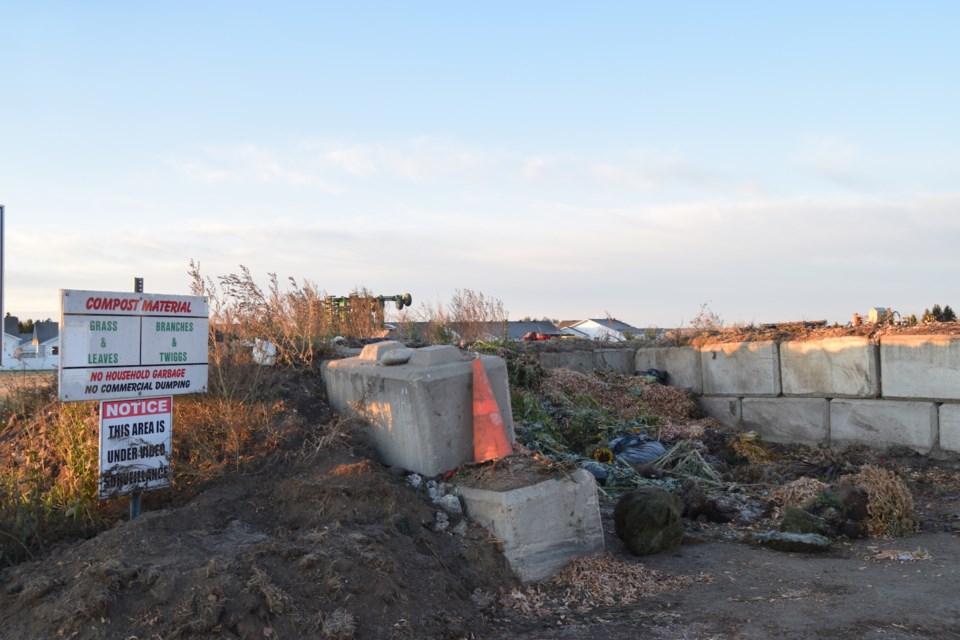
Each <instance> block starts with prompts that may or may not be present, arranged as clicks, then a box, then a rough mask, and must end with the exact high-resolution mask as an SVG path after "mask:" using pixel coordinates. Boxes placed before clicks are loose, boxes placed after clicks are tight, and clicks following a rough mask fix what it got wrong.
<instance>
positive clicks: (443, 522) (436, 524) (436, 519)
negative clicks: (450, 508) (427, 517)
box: [433, 511, 450, 532]
mask: <svg viewBox="0 0 960 640" xmlns="http://www.w3.org/2000/svg"><path fill="white" fill-rule="evenodd" d="M449 526H450V518H448V517H447V514H445V513H444V512H443V511H437V512H436V513H435V514H434V516H433V530H434V531H437V532H440V531H446V530H447V527H449Z"/></svg>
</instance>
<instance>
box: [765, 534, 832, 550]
mask: <svg viewBox="0 0 960 640" xmlns="http://www.w3.org/2000/svg"><path fill="white" fill-rule="evenodd" d="M746 541H747V542H749V543H751V544H756V545H760V546H761V547H769V548H770V549H774V550H776V551H796V552H799V553H820V552H823V551H827V550H828V549H830V545H831V544H832V542H831V540H830V538H827V537H825V536H822V535H820V534H819V533H787V532H783V531H771V532H769V533H751V534H748V535H747V540H746Z"/></svg>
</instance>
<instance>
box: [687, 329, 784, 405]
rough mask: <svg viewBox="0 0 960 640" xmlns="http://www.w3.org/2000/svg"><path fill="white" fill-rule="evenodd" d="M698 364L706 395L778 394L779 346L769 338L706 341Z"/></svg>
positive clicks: (701, 349) (701, 348)
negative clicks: (759, 339) (744, 340)
mask: <svg viewBox="0 0 960 640" xmlns="http://www.w3.org/2000/svg"><path fill="white" fill-rule="evenodd" d="M700 364H701V367H702V370H703V392H704V393H705V394H707V395H721V396H723V395H726V396H730V395H749V396H778V395H780V350H779V349H778V348H777V343H776V342H774V341H772V340H764V341H759V342H722V343H721V342H717V343H713V344H707V345H704V346H703V347H700Z"/></svg>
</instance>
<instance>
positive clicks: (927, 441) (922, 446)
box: [830, 400, 938, 453]
mask: <svg viewBox="0 0 960 640" xmlns="http://www.w3.org/2000/svg"><path fill="white" fill-rule="evenodd" d="M937 419H938V416H937V405H936V404H934V403H933V402H906V401H896V400H834V401H832V402H831V403H830V437H831V439H832V440H833V441H834V442H838V443H844V444H853V443H862V444H866V445H869V446H872V447H887V446H890V445H903V446H906V447H910V448H911V449H913V450H914V451H918V452H920V453H929V452H930V450H931V449H933V448H934V446H936V444H937V431H938V424H937Z"/></svg>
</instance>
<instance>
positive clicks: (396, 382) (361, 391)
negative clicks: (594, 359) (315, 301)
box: [323, 342, 514, 476]
mask: <svg viewBox="0 0 960 640" xmlns="http://www.w3.org/2000/svg"><path fill="white" fill-rule="evenodd" d="M401 348H404V347H403V345H402V344H400V343H395V342H381V343H376V344H373V345H368V346H367V347H365V348H364V350H363V352H362V353H361V354H360V356H358V357H354V358H346V359H343V360H334V361H331V362H328V363H326V364H325V365H324V368H323V378H324V383H325V385H326V389H327V396H328V398H329V401H330V404H331V406H332V407H333V408H334V409H335V410H336V411H337V412H339V413H341V414H343V415H354V416H359V417H361V418H363V419H364V420H365V421H366V422H367V424H368V425H369V427H370V435H371V439H372V441H373V443H374V445H375V446H376V448H377V451H378V453H379V454H380V457H381V459H382V460H383V462H384V463H385V464H389V465H392V466H398V467H402V468H404V469H409V470H410V471H416V472H417V473H421V474H423V475H426V476H433V475H437V474H438V473H442V472H444V471H448V470H450V469H454V468H456V467H458V466H460V465H462V464H463V463H465V462H471V461H472V460H473V364H472V361H473V356H472V355H470V354H465V353H463V352H461V351H460V350H459V349H457V348H456V347H452V346H436V347H426V348H423V349H414V350H412V354H411V355H410V358H409V360H408V361H407V362H405V363H403V364H394V365H387V364H384V363H385V362H386V361H389V354H390V353H396V351H397V350H399V349H401ZM385 359H387V360H385ZM483 365H484V369H485V371H486V373H487V377H488V378H489V380H490V386H491V388H492V389H493V393H494V397H495V398H496V400H497V404H498V405H499V408H500V412H501V414H502V415H503V422H504V425H505V427H506V429H507V436H508V438H509V439H510V440H511V441H512V440H513V437H514V435H513V418H512V414H511V411H510V389H509V385H508V382H507V368H506V364H505V363H504V361H503V360H502V359H501V358H496V357H492V356H483Z"/></svg>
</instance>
